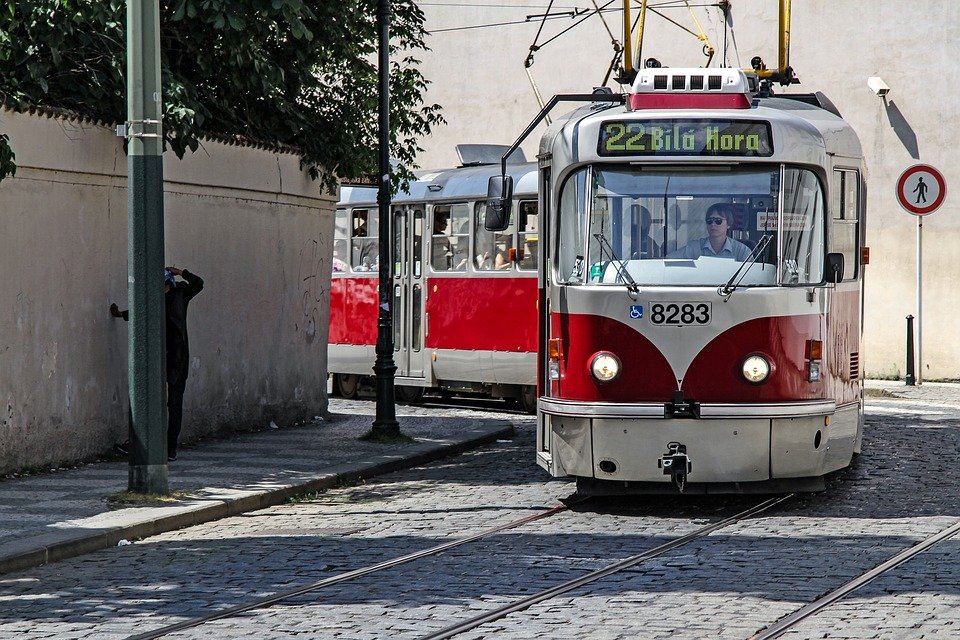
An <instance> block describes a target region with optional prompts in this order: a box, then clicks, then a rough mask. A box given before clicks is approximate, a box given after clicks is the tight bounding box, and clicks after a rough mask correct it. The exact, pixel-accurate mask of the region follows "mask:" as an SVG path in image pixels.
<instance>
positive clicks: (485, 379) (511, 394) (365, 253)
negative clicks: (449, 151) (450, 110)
mask: <svg viewBox="0 0 960 640" xmlns="http://www.w3.org/2000/svg"><path fill="white" fill-rule="evenodd" d="M505 149H506V147H505V146H502V145H459V146H458V147H457V151H458V153H459V155H460V161H461V166H459V167H457V168H454V169H447V170H441V171H432V172H425V173H420V174H419V175H418V177H417V180H416V181H414V182H412V183H411V184H410V186H409V191H408V192H407V193H399V194H397V195H396V196H394V198H393V201H392V216H393V246H392V255H393V259H394V269H393V272H394V275H393V303H392V321H393V331H394V335H393V341H394V349H395V352H394V360H395V362H396V365H397V372H396V378H395V382H396V396H397V399H398V400H400V401H401V402H417V401H419V400H420V399H421V398H422V396H423V393H424V391H426V390H435V391H439V392H441V393H444V394H483V395H486V396H492V397H495V398H504V399H508V400H512V401H516V402H517V403H519V405H520V406H521V408H523V409H524V410H526V411H528V412H531V413H532V412H533V411H534V410H535V407H536V386H535V385H536V348H537V258H538V255H539V250H538V249H537V245H538V241H539V222H538V220H539V216H538V212H537V170H536V165H535V164H534V163H528V162H526V161H525V159H524V158H523V155H522V152H518V153H516V154H514V155H513V156H512V157H511V158H512V160H514V161H512V162H511V163H510V164H509V165H508V166H509V169H508V172H509V175H510V176H511V178H512V179H513V180H514V181H515V184H516V185H517V186H516V189H515V192H514V195H513V200H514V201H513V202H512V206H513V210H514V211H515V212H516V215H515V216H514V222H515V224H511V225H510V226H509V227H506V228H504V229H503V230H500V231H497V232H490V231H486V230H485V229H484V226H483V221H484V218H485V215H486V207H487V202H486V197H487V183H488V180H489V178H490V177H491V176H494V175H497V176H499V175H500V173H501V169H500V159H501V155H502V154H503V152H504V150H505ZM376 198H377V190H376V189H375V188H371V187H343V188H341V196H340V202H339V204H338V205H337V212H336V223H335V232H334V255H333V269H332V270H333V276H332V286H331V296H330V299H331V303H330V337H329V347H328V369H329V371H330V372H331V373H332V376H333V391H334V393H337V394H339V395H341V396H343V397H346V398H355V397H357V395H358V394H360V393H362V392H363V391H364V390H365V389H368V390H369V389H371V388H372V380H373V372H372V368H371V367H372V365H373V362H374V361H375V358H376V354H375V345H376V340H377V315H378V314H377V305H378V294H377V291H378V275H379V274H378V269H379V265H378V237H379V231H378V209H377V200H376Z"/></svg>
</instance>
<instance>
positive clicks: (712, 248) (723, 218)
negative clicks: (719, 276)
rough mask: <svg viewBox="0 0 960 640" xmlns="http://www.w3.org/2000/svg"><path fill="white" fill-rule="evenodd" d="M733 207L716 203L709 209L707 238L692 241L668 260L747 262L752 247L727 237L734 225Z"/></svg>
mask: <svg viewBox="0 0 960 640" xmlns="http://www.w3.org/2000/svg"><path fill="white" fill-rule="evenodd" d="M734 220H735V218H734V215H733V207H732V206H731V205H730V204H729V203H726V202H716V203H714V204H712V205H710V207H709V208H708V209H707V214H706V216H705V218H704V222H705V223H706V225H707V237H705V238H697V239H695V240H691V241H690V242H688V243H687V244H685V245H684V246H682V247H680V248H679V249H677V250H676V251H674V252H673V253H670V254H669V255H667V258H687V259H690V260H696V259H697V258H699V257H700V256H709V257H715V258H733V259H734V260H738V261H740V262H745V261H747V260H748V259H749V258H750V247H748V246H747V245H745V244H743V243H742V242H740V241H739V240H735V239H734V238H731V237H729V236H728V235H727V232H728V231H729V230H730V227H732V226H733V224H734Z"/></svg>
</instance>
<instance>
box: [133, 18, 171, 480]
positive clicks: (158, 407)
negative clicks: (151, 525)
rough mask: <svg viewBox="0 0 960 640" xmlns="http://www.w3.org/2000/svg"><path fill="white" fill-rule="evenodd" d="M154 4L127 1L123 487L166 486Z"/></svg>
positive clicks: (159, 140) (157, 54)
mask: <svg viewBox="0 0 960 640" xmlns="http://www.w3.org/2000/svg"><path fill="white" fill-rule="evenodd" d="M160 106H161V105H160V5H159V3H158V0H128V2H127V123H126V138H127V178H128V184H127V285H128V291H127V296H128V307H129V309H130V330H129V338H128V349H127V367H128V379H129V380H128V385H129V393H130V463H129V469H128V482H127V485H128V486H127V488H128V490H129V491H133V492H137V493H158V494H159V493H167V492H168V491H169V486H168V478H167V449H166V448H167V435H166V434H167V407H166V402H165V398H164V388H165V379H164V378H165V371H164V360H163V354H164V351H165V348H164V347H165V345H164V341H165V340H166V320H165V303H164V294H163V277H162V274H163V138H162V130H161V127H160V118H161V109H160Z"/></svg>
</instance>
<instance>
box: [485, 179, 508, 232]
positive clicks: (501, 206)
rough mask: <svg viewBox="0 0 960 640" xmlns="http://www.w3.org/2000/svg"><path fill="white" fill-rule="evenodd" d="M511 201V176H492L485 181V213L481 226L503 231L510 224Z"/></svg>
mask: <svg viewBox="0 0 960 640" xmlns="http://www.w3.org/2000/svg"><path fill="white" fill-rule="evenodd" d="M512 201H513V176H492V177H491V178H490V180H489V181H488V182H487V215H486V217H484V219H483V228H484V229H486V230H487V231H504V230H506V228H507V227H508V226H510V203H511V202H512Z"/></svg>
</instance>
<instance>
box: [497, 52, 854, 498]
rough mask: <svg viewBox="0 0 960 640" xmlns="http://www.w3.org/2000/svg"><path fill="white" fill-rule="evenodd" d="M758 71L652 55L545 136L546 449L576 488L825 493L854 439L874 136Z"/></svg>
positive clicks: (541, 411) (507, 211) (504, 213)
mask: <svg viewBox="0 0 960 640" xmlns="http://www.w3.org/2000/svg"><path fill="white" fill-rule="evenodd" d="M759 86H760V85H759V83H758V78H757V76H756V75H753V74H750V73H749V72H745V71H742V70H740V69H731V68H710V69H705V68H692V69H682V68H647V69H641V70H639V71H638V73H637V75H636V79H635V81H634V82H633V84H632V87H631V90H630V92H629V94H627V95H622V96H610V99H609V100H607V101H605V102H603V101H601V102H594V103H591V104H590V105H589V106H584V107H581V108H579V109H576V110H575V111H573V112H572V113H569V114H568V115H566V116H565V117H562V118H559V119H557V120H555V121H554V122H553V124H552V125H551V126H550V127H549V128H548V129H547V131H546V133H545V134H544V135H543V137H542V138H541V142H540V150H539V155H538V159H539V181H540V205H539V212H540V218H541V226H540V232H539V235H540V240H541V241H540V248H541V251H542V254H541V257H540V270H539V285H540V287H539V290H538V295H539V300H540V301H539V312H538V313H539V316H538V323H539V326H540V332H539V344H538V347H539V350H538V352H539V358H538V364H537V372H538V394H539V400H538V414H537V415H538V433H537V451H536V459H537V462H538V463H539V465H540V466H542V467H544V468H545V469H546V470H547V471H549V472H550V473H551V474H552V475H553V476H573V477H575V478H576V479H577V485H578V492H580V493H583V494H609V493H644V492H652V493H659V492H678V491H679V492H682V491H687V492H701V493H709V492H770V491H786V490H791V491H792V490H807V491H815V490H820V489H822V488H823V487H824V486H825V485H824V475H825V474H827V473H829V472H832V471H836V470H838V469H841V468H843V467H845V466H847V465H849V463H850V461H851V458H852V456H853V455H854V454H855V453H859V451H860V446H861V441H862V438H863V384H862V379H861V368H860V340H861V324H862V322H861V318H862V302H863V298H862V282H863V269H864V265H865V264H866V262H867V256H868V250H867V249H866V248H865V246H864V229H865V213H866V209H865V195H866V188H865V181H864V163H863V154H862V150H861V146H860V143H859V140H858V138H857V136H856V134H855V133H854V131H853V129H852V128H851V127H850V125H849V124H848V123H847V122H846V121H844V119H843V118H842V117H841V116H840V114H839V113H838V112H837V110H836V108H835V107H834V106H833V105H832V104H831V103H830V102H829V100H827V99H826V98H825V97H824V96H823V95H822V94H819V93H818V94H803V95H801V94H781V95H777V96H766V97H765V96H763V95H761V94H758V87H759ZM618 97H619V98H620V100H619V101H618V100H616V98H618ZM518 143H519V140H518ZM511 191H512V184H511V181H510V179H509V177H506V178H503V179H501V178H497V177H495V178H494V179H493V180H491V183H490V186H489V193H490V207H489V211H490V218H489V219H488V220H487V227H488V228H498V226H501V225H502V224H503V223H504V221H505V220H507V219H509V218H510V216H511V204H510V198H511ZM499 326H500V327H501V328H503V329H505V330H506V328H507V326H508V323H503V322H501V323H500V324H499Z"/></svg>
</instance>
